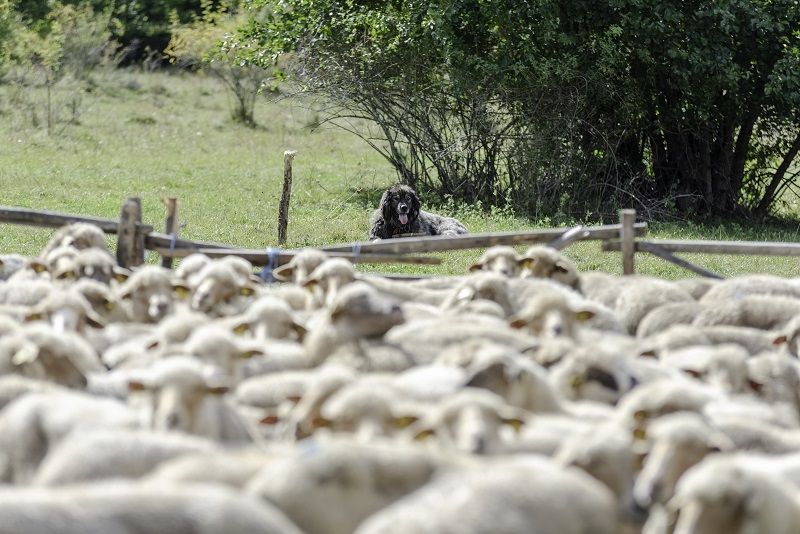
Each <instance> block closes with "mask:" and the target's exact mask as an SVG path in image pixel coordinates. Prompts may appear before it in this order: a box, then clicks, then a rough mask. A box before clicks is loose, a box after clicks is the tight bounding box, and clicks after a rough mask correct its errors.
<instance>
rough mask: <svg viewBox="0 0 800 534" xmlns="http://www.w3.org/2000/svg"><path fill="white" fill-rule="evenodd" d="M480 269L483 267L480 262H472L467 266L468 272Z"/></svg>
mask: <svg viewBox="0 0 800 534" xmlns="http://www.w3.org/2000/svg"><path fill="white" fill-rule="evenodd" d="M481 269H483V265H481V264H480V263H473V264H472V265H470V266H469V272H471V273H474V272H475V271H480V270H481Z"/></svg>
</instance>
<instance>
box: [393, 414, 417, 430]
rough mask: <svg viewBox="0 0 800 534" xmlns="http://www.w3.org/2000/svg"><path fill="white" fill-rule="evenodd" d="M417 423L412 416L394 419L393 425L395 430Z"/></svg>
mask: <svg viewBox="0 0 800 534" xmlns="http://www.w3.org/2000/svg"><path fill="white" fill-rule="evenodd" d="M416 421H417V418H416V417H414V416H413V415H404V416H401V417H395V418H394V424H395V426H396V427H397V428H406V427H409V426H411V425H412V424H413V423H415V422H416Z"/></svg>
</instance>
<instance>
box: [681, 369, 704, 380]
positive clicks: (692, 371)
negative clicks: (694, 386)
mask: <svg viewBox="0 0 800 534" xmlns="http://www.w3.org/2000/svg"><path fill="white" fill-rule="evenodd" d="M681 372H682V373H683V374H685V375H687V376H691V377H692V378H696V379H698V380H701V379H702V378H703V373H701V372H700V371H698V370H697V369H681Z"/></svg>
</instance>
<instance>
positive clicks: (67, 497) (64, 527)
mask: <svg viewBox="0 0 800 534" xmlns="http://www.w3.org/2000/svg"><path fill="white" fill-rule="evenodd" d="M0 524H2V525H3V527H2V528H3V532H4V533H6V534H28V533H31V532H37V533H41V534H56V533H58V534H112V533H120V534H121V533H128V532H147V533H149V534H174V533H175V532H192V533H196V534H217V533H219V532H231V533H237V534H302V533H301V531H300V529H299V528H297V526H295V525H294V524H293V523H292V522H291V521H290V520H289V519H288V518H286V516H285V515H284V514H282V513H281V512H280V511H278V510H277V508H275V507H274V506H271V505H269V504H268V503H265V502H262V501H259V500H258V499H256V498H254V497H250V496H248V495H242V494H241V492H236V491H233V490H231V489H230V488H225V487H223V486H219V485H212V484H203V485H185V484H159V485H156V484H130V483H125V482H120V481H114V482H105V483H99V484H88V485H78V486H70V487H65V488H55V489H52V488H47V489H45V488H24V489H23V488H13V489H2V490H0Z"/></svg>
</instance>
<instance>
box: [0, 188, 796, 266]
mask: <svg viewBox="0 0 800 534" xmlns="http://www.w3.org/2000/svg"><path fill="white" fill-rule="evenodd" d="M164 200H166V201H164ZM162 202H164V204H165V206H166V207H167V224H166V228H167V230H168V231H169V230H172V232H171V233H159V232H155V231H154V229H153V226H151V225H148V224H142V222H141V204H140V201H139V199H138V198H135V197H134V198H129V199H126V201H125V202H124V203H123V207H122V212H121V215H120V220H118V221H115V220H108V219H101V218H97V217H86V216H81V215H68V214H62V213H55V212H52V211H47V210H30V209H25V208H16V207H8V206H0V223H11V224H23V225H29V226H43V227H50V228H58V227H61V226H64V225H66V224H70V223H75V222H84V223H90V224H94V225H95V226H97V227H99V228H100V229H101V230H102V231H103V232H105V233H107V234H117V238H118V247H117V248H118V250H117V255H118V259H119V261H120V264H121V265H123V266H126V267H127V266H136V265H140V264H141V263H143V262H144V257H143V256H144V250H145V249H147V250H152V251H155V252H157V253H158V254H159V255H161V256H162V259H163V260H164V261H163V262H162V265H164V266H169V265H171V262H170V261H166V260H168V259H169V260H171V259H172V258H183V257H186V256H188V255H189V254H192V253H202V254H206V255H208V256H211V257H215V258H216V257H222V256H229V255H234V256H240V257H242V258H244V259H247V260H248V261H250V262H251V263H252V264H253V265H254V266H259V267H260V266H264V267H271V268H276V267H278V266H280V265H283V264H285V263H287V262H288V261H290V260H291V258H292V257H294V256H295V255H296V254H298V253H300V252H301V250H298V249H289V250H284V249H277V248H276V249H272V248H269V249H244V248H237V247H231V246H230V245H225V244H222V243H214V242H209V241H198V240H193V239H185V238H179V237H178V235H177V228H178V225H177V222H176V213H177V204H176V202H177V199H175V198H170V199H162ZM635 219H636V212H635V211H634V210H622V211H621V212H620V224H614V225H604V226H595V227H588V228H584V227H581V226H577V227H574V228H566V229H564V228H553V229H544V230H531V231H524V232H491V233H479V234H467V235H460V236H454V237H445V236H426V237H407V238H403V239H387V240H382V241H372V242H369V241H357V242H353V243H347V244H340V245H331V246H324V247H319V248H321V249H322V250H323V251H325V252H327V253H328V254H330V255H331V256H335V257H342V258H346V259H349V260H350V261H353V262H362V263H409V264H426V265H437V264H440V263H441V260H440V259H439V258H436V257H433V256H411V255H410V254H417V253H431V252H444V251H449V250H464V249H474V248H487V247H491V246H494V245H509V246H516V245H533V244H547V245H549V246H551V247H554V248H556V249H561V248H564V247H566V246H569V245H570V244H572V243H574V242H577V241H582V240H599V241H601V250H603V251H617V252H620V253H621V257H622V266H623V274H633V272H634V263H633V259H634V254H635V253H636V252H648V253H650V254H654V255H656V256H658V257H660V258H663V259H665V260H667V261H670V262H672V263H674V264H676V265H679V266H681V267H683V268H685V269H688V270H690V271H693V272H695V273H697V274H699V275H701V276H707V277H713V278H722V277H721V276H720V275H718V274H716V273H713V272H711V271H708V270H706V269H704V268H702V267H699V266H697V265H694V264H692V263H690V262H688V261H686V260H684V259H682V258H679V257H677V256H675V255H674V254H673V253H681V252H683V253H703V254H752V255H759V256H800V243H777V242H772V243H768V242H747V241H691V240H683V241H679V240H650V241H645V240H637V238H641V237H644V236H645V235H646V233H647V223H643V222H639V223H637V222H635Z"/></svg>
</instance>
